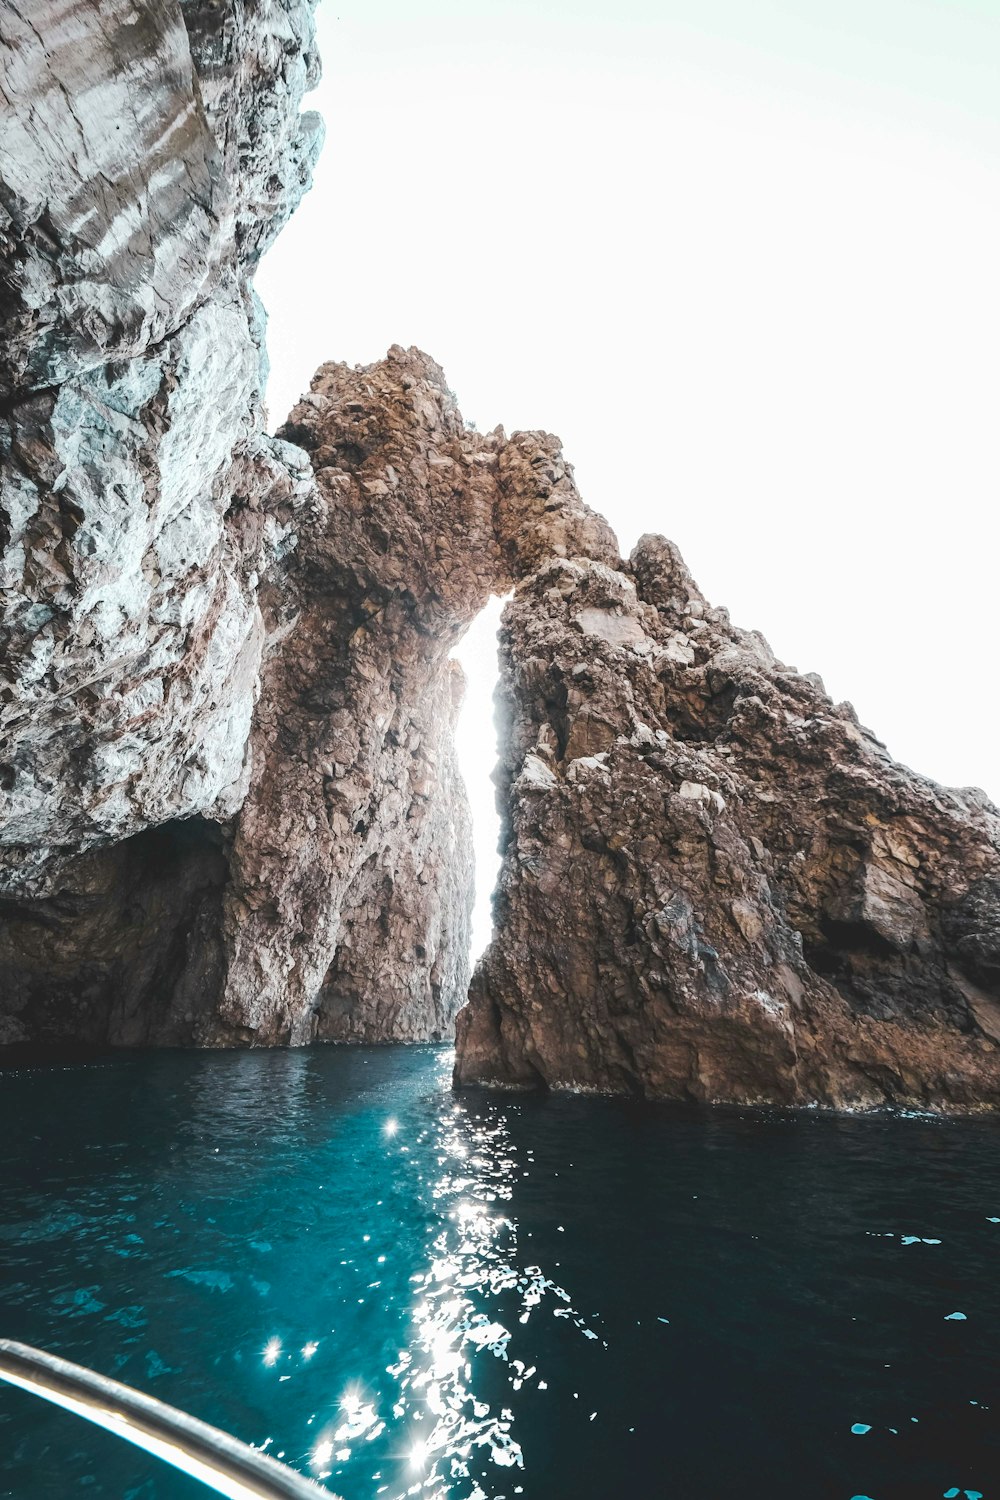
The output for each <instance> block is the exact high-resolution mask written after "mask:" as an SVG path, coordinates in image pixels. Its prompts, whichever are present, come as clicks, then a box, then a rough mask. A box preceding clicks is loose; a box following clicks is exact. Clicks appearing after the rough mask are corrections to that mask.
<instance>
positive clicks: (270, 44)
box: [0, 0, 320, 896]
mask: <svg viewBox="0 0 1000 1500" xmlns="http://www.w3.org/2000/svg"><path fill="white" fill-rule="evenodd" d="M2 11H3V22H4V24H3V28H2V37H3V41H2V43H0V49H2V52H3V64H4V66H3V84H2V85H0V87H2V89H3V92H4V101H3V102H4V109H3V111H2V121H3V123H2V126H0V276H2V283H3V288H4V298H3V304H2V314H0V398H2V405H0V548H2V560H0V590H2V592H0V601H2V602H0V890H3V891H5V892H7V893H8V894H17V895H32V896H45V895H49V894H51V893H52V890H53V881H54V880H57V879H58V878H59V871H60V870H61V869H62V867H63V866H64V863H65V859H66V857H67V856H69V855H71V854H73V853H75V852H77V851H78V850H80V849H83V848H87V847H89V846H92V845H97V844H101V843H105V842H107V841H109V840H119V839H122V838H125V837H127V836H129V835H131V834H135V833H137V832H139V831H140V830H142V829H144V828H147V827H150V826H155V825H157V824H159V823H162V822H164V821H166V820H167V819H171V818H174V819H176V818H187V817H190V816H192V815H195V814H205V815H208V816H211V817H226V816H228V815H230V814H232V813H233V812H235V811H236V810H237V808H238V807H239V806H240V803H241V801H242V798H243V794H244V792H245V789H246V770H247V767H246V756H245V750H246V743H247V736H248V733H249V728H250V716H251V711H252V707H253V701H254V695H255V692H256V686H257V679H258V673H259V667H260V661H261V651H262V646H263V629H262V622H261V615H260V609H259V606H258V602H257V584H258V580H259V577H260V574H261V572H262V571H263V570H264V569H265V568H266V567H267V566H268V565H269V564H270V563H271V561H272V560H273V559H274V558H275V556H276V555H279V554H280V553H281V551H282V550H283V549H284V548H285V547H286V546H287V545H289V540H290V537H289V533H288V530H287V528H286V527H284V526H283V525H282V524H280V523H278V522H277V521H276V520H275V516H274V511H275V508H276V503H277V502H280V503H281V504H282V505H283V506H284V507H285V509H287V505H285V502H286V501H287V499H288V497H289V494H290V493H291V492H293V491H296V490H298V491H300V492H303V491H304V487H305V481H306V479H307V476H308V468H307V466H304V465H303V462H302V459H301V455H295V454H293V453H291V452H290V450H288V449H287V448H286V447H285V446H284V445H282V444H277V443H275V442H274V441H273V440H271V439H269V438H267V437H266V436H265V435H264V433H263V430H262V427H263V421H262V411H261V382H262V360H263V330H262V319H261V315H260V312H259V309H258V307H257V306H256V305H255V301H254V298H253V294H252V292H251V290H250V286H249V276H250V274H251V272H252V270H253V268H254V265H255V264H256V261H257V259H258V257H259V255H260V252H261V251H262V249H264V248H265V247H266V245H267V243H268V241H269V238H270V237H271V236H272V235H273V234H274V233H275V232H276V231H277V229H278V228H279V227H280V224H281V223H282V222H283V220H284V218H285V217H286V216H287V214H288V213H289V212H290V211H291V210H292V208H293V207H294V206H295V203H296V202H297V201H298V198H299V197H300V196H301V193H302V191H303V190H304V188H305V186H306V183H307V179H308V172H309V166H310V163H311V160H312V157H313V156H314V155H315V151H316V149H317V148H318V145H319V139H320V133H319V129H318V121H317V120H316V118H315V117H314V116H308V115H306V116H303V115H301V114H300V104H301V100H302V96H303V93H304V91H305V90H306V88H307V87H308V86H309V85H310V83H311V82H313V81H315V78H316V76H317V62H316V58H315V55H314V51H313V43H312V11H311V6H310V5H309V4H307V3H304V0H284V3H277V0H255V3H251V4H248V5H244V6H239V7H231V6H217V5H209V4H197V3H190V4H185V5H180V4H178V3H176V0H174V3H170V0H164V3H159V4H156V5H148V6H143V5H140V6H136V5H133V4H127V5H126V4H120V3H117V0H109V3H106V4H102V5H101V6H100V7H95V6H86V5H76V4H65V5H50V6H45V7H28V8H27V9H26V8H25V7H23V6H20V7H15V6H13V5H11V4H7V5H4V6H3V7H2Z"/></svg>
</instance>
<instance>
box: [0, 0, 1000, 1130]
mask: <svg viewBox="0 0 1000 1500" xmlns="http://www.w3.org/2000/svg"><path fill="white" fill-rule="evenodd" d="M0 14H2V19H3V27H2V29H0V48H2V49H3V53H4V69H3V79H4V81H3V84H2V85H0V88H2V90H3V103H4V106H5V107H4V109H3V111H2V115H0V119H2V124H0V288H2V301H0V589H2V595H0V1044H4V1043H23V1042H33V1041H41V1042H51V1041H64V1042H74V1043H80V1042H91V1043H97V1044H102V1045H103V1044H106V1043H108V1042H112V1043H119V1044H133V1045H138V1044H150V1043H159V1044H162V1043H170V1044H184V1045H188V1044H202V1045H216V1044H226V1045H230V1044H248V1043H250V1044H300V1043H303V1042H307V1041H310V1040H313V1039H320V1040H341V1041H351V1040H364V1041H388V1040H415V1039H425V1038H434V1037H444V1036H447V1035H449V1034H450V1031H451V1028H452V1024H453V1020H454V1016H455V1012H456V1010H457V1008H458V1007H459V1005H460V1003H461V1001H462V999H463V998H464V996H465V992H466V986H467V980H468V943H469V914H470V905H471V899H472V869H471V858H472V856H471V837H470V831H469V823H468V809H467V806H466V803H465V797H464V790H463V788H462V786H461V778H460V776H459V774H458V769H457V765H456V761H455V750H454V736H453V726H454V717H455V713H456V710H457V706H458V703H459V701H460V697H461V674H460V673H459V672H458V670H457V668H456V666H455V664H454V663H453V662H452V661H451V659H450V653H451V650H452V648H453V647H454V645H455V644H456V642H457V641H458V639H459V638H460V636H461V634H462V632H463V631H464V629H465V628H466V626H467V625H468V624H469V623H470V621H471V620H472V619H473V618H474V616H475V615H476V614H477V612H478V611H479V610H480V608H481V607H482V605H483V604H484V602H485V600H486V598H487V596H488V595H489V594H490V593H503V592H506V591H508V590H509V589H510V588H511V587H513V586H515V585H516V593H515V596H514V598H513V600H512V602H511V603H510V604H509V605H508V608H507V611H506V614H505V623H504V629H503V677H502V682H501V688H500V698H499V702H500V721H501V764H500V768H499V771H498V787H499V794H500V801H501V807H502V811H503V817H504V835H503V839H504V849H503V854H504V863H503V870H502V875H501V881H500V888H499V891H498V893H497V897H496V931H495V935H494V940H493V943H492V945H491V947H490V949H489V951H488V953H487V955H486V957H485V958H484V960H483V962H482V964H481V965H480V968H479V970H478V972H477V974H476V976H475V979H474V982H473V986H472V998H471V1002H470V1004H469V1006H468V1008H467V1009H466V1010H465V1011H464V1012H463V1013H462V1018H461V1022H460V1026H459V1033H458V1062H457V1077H458V1079H459V1081H460V1082H470V1081H499V1082H501V1083H505V1084H515V1085H520V1084H528V1083H534V1082H542V1083H545V1084H549V1085H553V1086H565V1087H576V1088H599V1089H617V1090H629V1091H635V1092H639V1093H644V1094H648V1095H653V1096H658V1097H666V1098H694V1099H727V1100H740V1101H742V1100H753V1101H761V1100H768V1101H777V1102H781V1103H792V1104H796V1103H814V1102H818V1103H825V1104H836V1105H858V1106H863V1105H870V1104H877V1103H881V1102H884V1101H887V1100H888V1101H896V1102H905V1103H912V1104H918V1105H930V1106H933V1107H958V1108H975V1107H979V1106H985V1105H995V1104H996V1103H997V1102H998V1100H1000V1061H998V1059H1000V821H998V814H997V813H996V811H995V810H994V809H993V808H992V807H991V806H990V805H989V803H987V802H986V800H985V798H983V797H982V795H981V794H980V793H978V792H975V791H960V792H955V791H946V790H944V789H942V788H940V787H937V786H935V785H933V784H932V783H930V782H928V781H925V780H923V779H921V778H920V777H917V776H914V775H913V774H912V773H910V772H908V771H906V770H905V769H904V768H902V767H900V766H898V765H896V764H895V763H894V762H893V761H892V760H891V759H890V757H889V756H888V754H887V753H886V751H885V749H884V747H882V746H881V745H880V744H879V743H878V741H877V740H875V739H874V737H873V736H872V735H871V734H870V733H868V731H866V730H864V729H862V728H861V727H860V726H859V725H858V724H857V722H856V720H855V718H854V715H853V713H852V711H851V710H850V708H849V707H848V706H847V705H843V704H842V705H839V706H835V705H833V704H832V703H831V702H830V701H829V699H828V698H827V697H826V695H825V693H824V692H823V689H822V684H821V683H820V682H819V680H818V679H817V678H814V677H803V676H801V675H799V674H798V673H796V672H795V671H793V670H791V669H789V668H786V667H784V666H782V664H781V663H780V662H778V661H776V660H775V658H774V656H773V654H772V653H771V651H770V650H769V648H768V647H767V645H766V643H765V642H764V641H763V640H762V639H761V638H760V637H759V636H758V635H755V634H753V633H748V632H745V631H741V630H737V629H735V628H734V627H732V625H731V624H730V622H729V619H728V617H727V615H726V614H725V612H724V611H722V610H714V609H712V608H710V607H709V605H708V603H707V602H706V600H705V599H704V598H703V597H702V595H701V594H700V593H699V591H698V589H697V588H696V587H695V585H694V583H693V582H692V580H691V579H690V577H689V576H688V574H687V572H686V570H685V568H684V565H683V563H682V562H681V560H680V558H679V557H678V555H677V553H676V550H675V549H674V548H673V547H672V546H671V545H670V544H669V543H667V542H665V541H663V540H662V539H660V538H651V537H647V538H644V539H643V541H642V542H641V543H640V544H639V546H638V548H637V549H636V551H635V552H634V553H633V555H632V557H631V559H630V560H629V561H628V562H623V561H622V560H621V558H620V557H619V556H618V546H617V542H616V540H615V537H614V535H613V533H612V532H611V530H610V528H609V527H608V526H607V524H606V522H604V521H603V520H602V519H601V517H600V516H597V515H596V514H595V513H594V512H592V511H590V510H588V509H587V507H586V506H585V505H584V504H583V503H582V501H581V500H580V497H579V495H578V493H577V491H576V487H575V485H574V483H573V477H572V471H571V470H570V468H569V466H568V465H567V464H566V462H565V461H564V459H563V457H562V455H561V453H560V450H559V444H558V442H557V440H556V439H554V438H552V437H549V436H547V435H546V434H542V433H515V434H514V435H513V436H512V437H511V438H509V439H508V438H507V437H506V436H505V435H504V433H503V432H502V430H500V429H497V431H495V432H493V433H488V434H479V433H477V432H475V431H473V430H470V429H469V428H467V427H466V426H465V424H464V423H463V422H462V419H461V417H460V415H459V413H458V411H457V408H456V406H455V403H454V400H453V398H452V397H451V395H450V393H449V392H448V390H447V386H446V384H445V382H444V378H443V375H442V373H441V371H440V370H439V369H438V367H437V366H436V365H435V364H434V362H433V361H432V360H430V359H428V358H427V356H425V355H423V354H421V353H420V352H419V351H417V350H403V349H399V348H394V349H392V350H390V352H389V355H388V357H387V358H386V359H385V360H384V361H380V362H379V363H377V364H374V365H371V366H368V367H365V368H359V369H350V368H348V367H347V366H344V365H335V364H331V365H325V366H324V367H323V368H322V369H321V370H320V371H319V373H318V375H317V376H316V379H315V380H314V382H313V384H312V388H311V391H310V392H309V394H308V395H307V396H306V397H304V399H303V400H302V402H301V403H300V404H299V405H298V406H297V407H296V409H295V411H294V412H293V413H292V416H291V418H290V419H289V422H288V424H287V425H286V427H285V428H283V429H282V431H281V432H280V433H279V435H278V437H276V438H272V437H269V436H268V435H267V434H266V433H265V432H264V431H263V415H262V406H261V380H262V368H263V362H264V354H263V322H262V316H261V313H260V310H259V307H258V305H257V303H256V301H255V298H254V295H253V291H252V284H251V283H252V275H253V271H254V267H255V266H256V263H257V261H258V259H259V257H260V254H261V252H262V251H263V250H264V249H265V248H266V247H267V245H268V244H269V243H270V241H271V239H272V238H273V236H274V235H275V234H276V233H277V231H278V229H279V228H280V227H281V224H282V223H283V222H284V219H285V218H286V217H287V215H288V214H289V213H290V212H291V211H292V209H293V208H294V206H295V204H296V202H297V201H298V198H299V196H300V195H301V193H302V191H303V189H304V187H305V186H306V184H307V181H308V176H309V170H310V166H311V163H312V160H313V158H314V156H315V152H316V149H317V147H318V144H319V126H318V121H317V120H316V119H315V117H313V116H310V115H308V114H306V115H302V114H301V113H300V105H301V101H302V97H303V94H304V93H305V91H306V90H307V89H308V88H309V86H310V85H311V83H312V82H313V81H314V80H315V77H316V73H317V64H316V58H315V54H314V49H313V42H312V19H311V8H310V5H309V4H308V3H307V0H241V3H240V4H239V5H219V4H216V3H215V0H157V3H156V4H150V5H144V6H143V5H140V6H135V5H133V4H127V5H126V4H123V3H121V0H107V3H104V4H102V5H101V6H100V7H94V6H90V7H87V6H79V5H64V6H54V7H51V6H50V7H48V9H47V10H46V12H45V18H44V19H45V24H44V28H43V27H42V26H41V24H40V23H39V21H38V19H37V18H36V17H35V15H34V13H33V12H32V11H31V10H30V8H29V9H26V8H25V7H23V6H15V5H13V4H6V5H3V3H2V0H0Z"/></svg>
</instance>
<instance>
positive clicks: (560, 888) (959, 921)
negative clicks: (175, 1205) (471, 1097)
mask: <svg viewBox="0 0 1000 1500" xmlns="http://www.w3.org/2000/svg"><path fill="white" fill-rule="evenodd" d="M498 717H499V720H500V724H501V761H500V767H499V772H498V782H499V792H498V801H499V805H500V808H501V815H502V819H503V831H502V849H503V866H502V870H501V875H500V882H499V888H498V892H497V895H496V898H495V930H494V936H493V941H492V943H491V945H490V947H489V949H488V950H487V952H486V954H485V956H484V958H483V960H482V961H481V963H480V965H479V967H478V969H477V972H476V975H475V978H474V981H473V985H472V994H471V1000H470V1004H469V1006H468V1008H467V1009H466V1010H464V1011H463V1012H462V1013H461V1015H460V1017H459V1029H458V1044H457V1046H458V1058H457V1066H456V1078H457V1080H458V1081H459V1082H460V1083H469V1082H477V1081H478V1082H497V1083H503V1084H515V1085H531V1084H537V1083H543V1084H547V1085H550V1086H557V1087H566V1088H582V1089H611V1090H614V1091H620V1092H636V1093H641V1094H645V1095H649V1096H655V1097H662V1098H672V1099H695V1100H727V1101H738V1102H744V1101H745V1102H775V1103H784V1104H809V1103H820V1104H827V1105H835V1106H849V1107H865V1106H872V1105H877V1104H882V1103H886V1102H893V1103H900V1104H909V1105H916V1106H920V1107H959V1108H976V1107H981V1106H985V1107H992V1106H995V1105H996V1104H997V1103H998V1102H1000V1045H998V1043H1000V987H998V979H1000V927H998V912H997V898H998V895H1000V815H998V814H997V811H996V809H995V808H993V807H992V805H991V804H990V803H989V802H988V800H987V799H986V798H985V797H984V796H983V794H982V793H981V792H978V791H976V790H963V791H954V790H947V789H945V788H942V787H939V786H936V785H935V784H934V783H932V782H930V781H927V780H925V779H924V778H922V777H919V776H916V775H914V774H913V773H912V772H910V771H908V770H907V769H906V768H905V767H902V766H900V765H898V764H896V763H895V762H894V761H893V760H892V758H891V757H890V756H889V755H888V753H887V752H886V750H885V748H884V747H883V746H882V745H881V744H880V743H879V742H878V741H877V740H876V739H875V738H874V736H873V735H871V734H870V732H868V731H867V730H865V729H863V728H862V727H861V726H860V725H859V724H858V723H857V720H856V718H855V716H854V713H853V711H852V710H851V708H850V707H849V705H846V704H840V705H834V704H833V703H831V701H830V700H829V698H828V697H827V696H826V694H825V693H824V691H823V688H822V684H821V683H820V681H819V679H818V678H816V677H815V676H802V675H800V674H799V673H798V672H796V671H794V670H793V669H790V668H787V667H785V666H784V665H783V664H782V663H781V662H779V661H777V660H776V659H775V657H774V655H773V653H772V652H771V650H770V648H769V647H768V645H767V643H766V642H765V641H764V640H763V638H762V637H761V636H760V635H758V634H757V633H755V632H747V631H742V630H738V629H736V628H734V627H733V626H732V625H731V623H730V621H729V618H728V615H727V614H726V612H725V611H724V610H718V609H712V608H711V607H710V606H709V605H708V603H707V601H706V600H705V599H704V597H703V596H702V594H701V593H700V591H699V590H698V589H697V587H696V586H695V584H694V583H693V581H692V580H691V578H690V575H689V574H688V572H687V570H686V568H685V567H684V565H683V562H682V561H681V559H680V557H679V555H678V553H677V550H676V548H675V547H674V546H673V545H672V544H671V543H669V542H667V541H665V540H664V539H663V538H660V537H652V536H647V537H644V538H643V539H642V540H641V541H640V543H639V544H638V546H637V547H636V549H635V551H634V552H633V554H632V557H631V558H630V560H629V561H628V563H622V564H620V565H619V566H618V567H615V568H612V567H609V566H608V565H607V560H606V557H605V556H603V555H602V556H601V557H600V559H599V560H595V559H593V558H591V557H588V556H586V555H579V556H576V557H571V558H569V559H553V560H550V561H549V562H547V563H545V564H543V565H542V566H541V567H540V568H539V569H538V570H537V571H535V572H534V573H532V574H531V575H530V576H529V577H528V578H526V579H525V580H524V581H523V582H522V583H521V585H520V586H519V588H518V589H517V591H516V593H515V596H514V598H513V600H512V601H511V602H510V603H509V604H508V605H507V607H506V610H505V614H504V619H503V626H502V631H501V681H500V687H499V689H498Z"/></svg>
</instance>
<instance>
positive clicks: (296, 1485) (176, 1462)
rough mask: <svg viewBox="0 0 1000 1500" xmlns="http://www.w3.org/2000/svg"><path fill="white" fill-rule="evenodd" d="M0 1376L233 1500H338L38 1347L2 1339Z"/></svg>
mask: <svg viewBox="0 0 1000 1500" xmlns="http://www.w3.org/2000/svg"><path fill="white" fill-rule="evenodd" d="M0 1380H5V1381H7V1382H8V1383H9V1384H10V1385H14V1386H17V1387H19V1389H21V1390H22V1391H30V1392H31V1394H32V1395H34V1396H41V1397H43V1398H44V1399H45V1400H46V1401H52V1402H54V1403H55V1405H56V1406H61V1407H62V1408H63V1409H64V1410H65V1411H71V1412H75V1413H76V1415H77V1416H79V1417H84V1418H85V1419H86V1420H87V1421H88V1422H93V1423H94V1424H95V1426H97V1427H103V1428H105V1429H106V1430H107V1431H108V1432H113V1433H115V1434H116V1436H118V1437H120V1438H124V1439H125V1441H126V1442H128V1443H134V1444H135V1446H136V1447H137V1448H143V1449H145V1451H146V1452H147V1453H152V1454H155V1456H156V1457H157V1458H162V1459H163V1460H164V1462H166V1463H168V1464H173V1466H174V1468H175V1469H180V1470H181V1471H182V1472H183V1473H185V1474H190V1475H192V1476H193V1477H194V1478H195V1479H200V1480H201V1482H202V1484H206V1485H208V1486H209V1488H210V1489H213V1490H215V1491H216V1492H217V1493H218V1494H220V1495H228V1496H230V1500H251V1497H252V1500H321V1497H322V1500H336V1497H335V1496H332V1495H331V1492H330V1491H329V1490H327V1489H324V1488H323V1487H322V1486H320V1485H318V1484H314V1483H313V1481H312V1480H311V1479H306V1478H304V1477H303V1476H302V1475H301V1474H296V1472H295V1471H294V1469H289V1468H286V1466H285V1465H284V1464H280V1463H278V1461H277V1460H276V1459H273V1458H268V1456H267V1454H265V1453H261V1452H260V1451H259V1450H258V1449H256V1448H250V1447H248V1445H247V1444H246V1443H241V1442H238V1441H237V1439H236V1438H234V1437H230V1435H229V1434H228V1432H222V1431H220V1429H219V1428H218V1427H211V1426H210V1425H209V1424H208V1423H207V1422H201V1421H199V1420H198V1418H197V1417H192V1416H189V1415H188V1413H187V1412H183V1411H179V1410H178V1409H177V1407H176V1406H167V1404H166V1403H165V1402H164V1401H157V1400H156V1398H155V1397H154V1396H145V1395H143V1393H142V1392H141V1391H134V1390H133V1389H132V1388H131V1386H127V1385H122V1383H121V1381H119V1380H109V1379H108V1377H107V1376H106V1375H97V1374H95V1373H94V1371H93V1370H88V1369H86V1368H85V1366H83V1365H75V1364H72V1363H71V1362H70V1361H69V1360H68V1359H60V1358H59V1357H58V1355H55V1354H46V1353H45V1351H44V1350H43V1349H33V1348H32V1347H31V1345H30V1344H17V1343H15V1342H14V1341H13V1340H11V1339H0Z"/></svg>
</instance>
